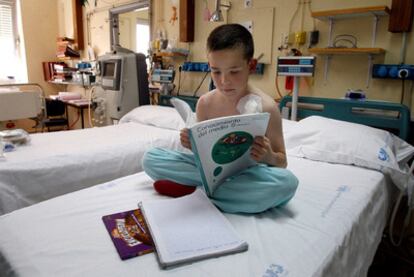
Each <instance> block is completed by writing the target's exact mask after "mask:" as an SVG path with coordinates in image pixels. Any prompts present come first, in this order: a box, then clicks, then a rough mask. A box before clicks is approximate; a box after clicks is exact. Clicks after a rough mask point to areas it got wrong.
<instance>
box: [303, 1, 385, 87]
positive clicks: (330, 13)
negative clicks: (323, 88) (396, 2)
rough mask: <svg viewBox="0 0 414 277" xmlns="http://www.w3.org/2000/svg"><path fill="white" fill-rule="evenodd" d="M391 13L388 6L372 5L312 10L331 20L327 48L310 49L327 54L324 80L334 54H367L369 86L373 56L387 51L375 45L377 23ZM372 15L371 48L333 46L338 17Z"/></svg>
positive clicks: (310, 50)
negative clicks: (334, 27)
mask: <svg viewBox="0 0 414 277" xmlns="http://www.w3.org/2000/svg"><path fill="white" fill-rule="evenodd" d="M389 14H390V9H389V8H388V7H387V6H371V7H361V8H351V9H336V10H325V11H317V12H312V17H313V18H316V19H319V20H322V21H328V22H329V37H328V46H327V47H325V48H311V49H309V52H310V53H313V54H317V55H325V70H324V71H325V72H324V80H325V82H326V81H327V79H328V71H329V61H330V59H331V56H332V55H355V54H365V55H368V77H367V82H366V86H367V87H368V86H369V82H370V79H371V70H372V63H373V56H374V55H379V54H383V53H385V50H384V49H382V48H377V47H375V41H376V37H377V25H378V21H379V18H380V17H381V16H386V15H389ZM363 16H366V17H372V18H373V19H374V20H373V30H372V41H371V48H335V47H333V45H334V41H333V26H334V21H335V20H338V19H348V18H356V17H363Z"/></svg>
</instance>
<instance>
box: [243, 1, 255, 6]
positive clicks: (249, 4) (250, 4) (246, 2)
mask: <svg viewBox="0 0 414 277" xmlns="http://www.w3.org/2000/svg"><path fill="white" fill-rule="evenodd" d="M252 6H253V0H244V7H245V8H251V7H252Z"/></svg>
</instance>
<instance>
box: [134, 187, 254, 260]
mask: <svg viewBox="0 0 414 277" xmlns="http://www.w3.org/2000/svg"><path fill="white" fill-rule="evenodd" d="M139 207H140V209H141V211H142V213H143V215H144V217H145V221H146V222H147V225H148V227H149V230H150V233H151V236H152V239H153V241H154V245H155V248H156V251H157V256H158V260H159V263H160V265H161V267H162V268H166V267H170V266H174V265H179V264H183V263H190V262H194V261H197V260H201V259H206V258H210V257H218V256H222V255H226V254H231V253H236V252H241V251H245V250H247V248H248V245H247V243H246V242H245V241H244V240H242V239H240V238H239V236H238V235H237V234H236V232H235V230H234V228H233V226H232V225H231V224H230V222H229V221H228V220H227V218H226V217H225V216H224V215H223V214H222V213H221V212H220V211H219V210H218V209H217V208H216V207H215V206H214V205H213V204H212V203H211V201H210V200H209V199H208V198H207V196H206V195H205V193H204V192H203V191H202V190H200V189H197V190H196V191H195V192H193V193H192V194H190V195H186V196H183V197H180V198H170V199H159V200H143V201H141V202H140V203H139Z"/></svg>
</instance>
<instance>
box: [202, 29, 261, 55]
mask: <svg viewBox="0 0 414 277" xmlns="http://www.w3.org/2000/svg"><path fill="white" fill-rule="evenodd" d="M235 48H241V49H242V50H243V54H244V58H245V59H246V60H250V59H251V58H253V54H254V44H253V37H252V34H250V32H249V31H248V30H247V29H246V28H245V27H243V26H242V25H240V24H224V25H220V26H218V27H217V28H215V29H214V30H213V31H212V32H211V33H210V35H209V36H208V39H207V51H208V52H212V51H218V50H225V49H235Z"/></svg>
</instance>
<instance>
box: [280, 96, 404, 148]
mask: <svg viewBox="0 0 414 277" xmlns="http://www.w3.org/2000/svg"><path fill="white" fill-rule="evenodd" d="M291 107H292V97H291V96H285V97H283V98H282V100H281V101H280V103H279V108H280V111H281V112H282V115H283V117H284V118H290V113H291ZM312 115H319V116H324V117H328V118H333V119H338V120H343V121H349V122H354V123H359V124H364V125H368V126H372V127H375V128H380V129H384V130H387V131H390V132H392V133H394V134H396V135H398V136H399V137H400V138H402V139H403V140H407V139H408V137H409V131H410V110H409V109H408V107H407V106H405V105H402V104H397V103H390V102H382V101H371V100H365V101H359V100H347V99H329V98H318V97H307V96H300V97H298V107H297V118H298V120H299V119H302V118H305V117H308V116H312Z"/></svg>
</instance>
